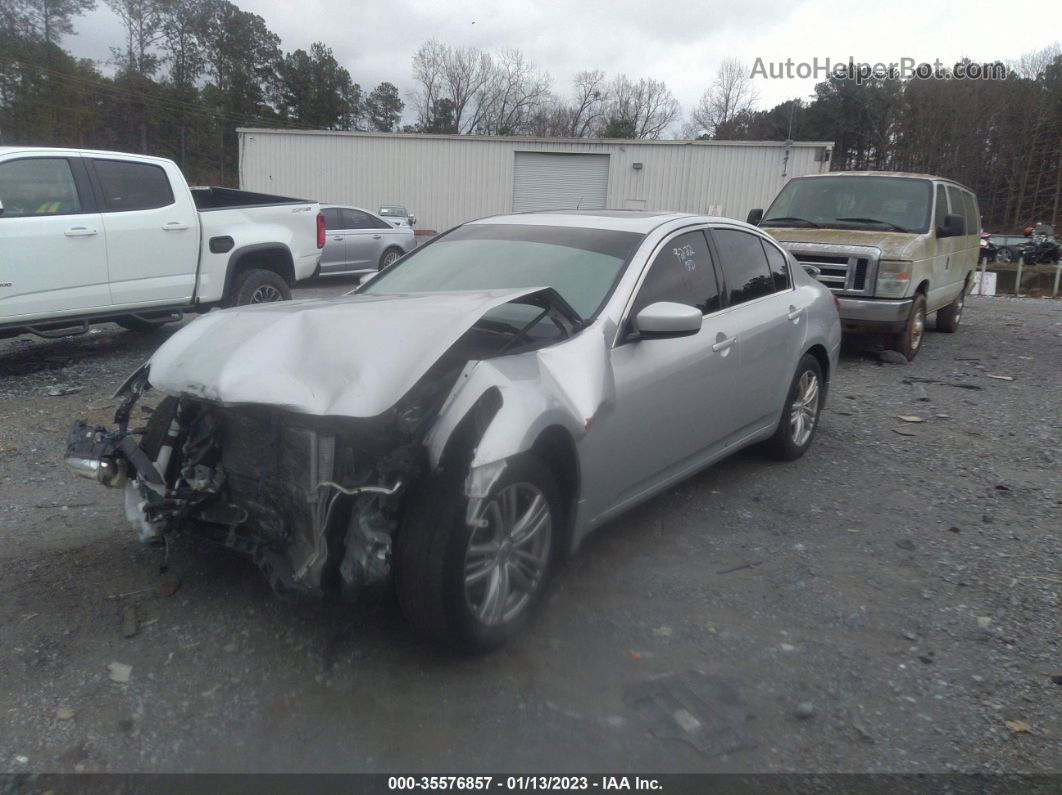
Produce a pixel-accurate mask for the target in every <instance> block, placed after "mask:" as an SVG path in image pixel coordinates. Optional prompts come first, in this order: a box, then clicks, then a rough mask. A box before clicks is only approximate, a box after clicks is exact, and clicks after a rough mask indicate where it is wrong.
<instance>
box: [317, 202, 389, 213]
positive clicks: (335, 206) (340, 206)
mask: <svg viewBox="0 0 1062 795" xmlns="http://www.w3.org/2000/svg"><path fill="white" fill-rule="evenodd" d="M321 209H322V210H327V209H336V210H357V211H358V212H361V213H368V214H369V215H377V213H374V212H373V211H372V210H366V209H365V208H364V207H355V206H354V205H353V204H322V205H321Z"/></svg>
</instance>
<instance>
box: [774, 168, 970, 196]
mask: <svg viewBox="0 0 1062 795" xmlns="http://www.w3.org/2000/svg"><path fill="white" fill-rule="evenodd" d="M822 177H901V178H903V179H931V180H934V181H936V182H950V183H951V184H952V185H958V186H959V187H960V188H965V189H966V190H968V191H970V192H971V193H973V191H972V190H971V189H970V188H968V187H966V186H965V185H963V184H962V183H961V182H957V181H956V180H954V179H948V177H939V176H937V175H936V174H922V173H919V172H916V171H827V172H826V173H824V174H802V175H800V176H798V177H793V179H820V178H822Z"/></svg>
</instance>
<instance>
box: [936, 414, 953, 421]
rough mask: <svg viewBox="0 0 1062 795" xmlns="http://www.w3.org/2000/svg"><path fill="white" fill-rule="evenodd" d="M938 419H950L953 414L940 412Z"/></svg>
mask: <svg viewBox="0 0 1062 795" xmlns="http://www.w3.org/2000/svg"><path fill="white" fill-rule="evenodd" d="M937 419H938V420H950V419H951V415H950V414H938V415H937Z"/></svg>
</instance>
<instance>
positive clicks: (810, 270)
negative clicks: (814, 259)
mask: <svg viewBox="0 0 1062 795" xmlns="http://www.w3.org/2000/svg"><path fill="white" fill-rule="evenodd" d="M800 264H801V266H802V267H803V268H804V271H805V272H806V273H807V275H808V276H810V277H811V278H812V279H817V278H819V277H820V276H821V275H822V268H820V267H818V266H817V265H812V264H810V263H808V262H802V263H800Z"/></svg>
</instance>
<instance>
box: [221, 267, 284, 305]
mask: <svg viewBox="0 0 1062 795" xmlns="http://www.w3.org/2000/svg"><path fill="white" fill-rule="evenodd" d="M290 300H291V288H290V287H288V283H287V282H286V281H284V278H283V277H282V276H281V275H280V274H279V273H276V272H274V271H267V270H264V269H262V268H252V269H251V270H248V271H244V272H243V273H241V274H240V275H239V276H237V277H236V284H234V285H233V287H232V295H231V296H230V302H229V304H228V305H229V306H244V305H246V304H270V303H273V302H275V301H290Z"/></svg>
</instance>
